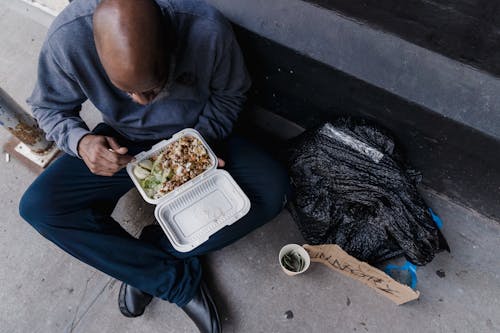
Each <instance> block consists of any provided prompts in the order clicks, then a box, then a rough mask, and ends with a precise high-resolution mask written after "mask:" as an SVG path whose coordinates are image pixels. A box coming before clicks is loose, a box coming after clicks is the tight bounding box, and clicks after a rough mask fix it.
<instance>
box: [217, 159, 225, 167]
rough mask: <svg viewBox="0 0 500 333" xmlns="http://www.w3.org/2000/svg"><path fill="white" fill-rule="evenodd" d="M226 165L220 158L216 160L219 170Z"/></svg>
mask: <svg viewBox="0 0 500 333" xmlns="http://www.w3.org/2000/svg"><path fill="white" fill-rule="evenodd" d="M225 165H226V162H225V161H224V160H223V159H222V158H218V159H217V166H218V167H219V168H223V167H224V166H225Z"/></svg>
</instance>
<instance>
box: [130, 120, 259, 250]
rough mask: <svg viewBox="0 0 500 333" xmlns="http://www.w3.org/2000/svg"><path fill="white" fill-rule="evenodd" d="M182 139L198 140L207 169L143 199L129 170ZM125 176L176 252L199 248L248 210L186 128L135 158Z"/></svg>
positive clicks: (242, 195) (231, 182)
mask: <svg viewBox="0 0 500 333" xmlns="http://www.w3.org/2000/svg"><path fill="white" fill-rule="evenodd" d="M184 136H192V137H195V138H197V139H199V140H200V141H201V142H202V143H203V145H204V146H205V149H206V150H207V153H208V154H209V156H210V159H211V165H210V168H209V169H207V170H206V171H204V172H202V173H201V174H199V175H198V176H196V177H194V178H193V179H191V180H189V181H187V182H186V183H184V184H182V185H181V186H179V187H177V188H176V189H174V190H173V191H171V192H169V193H167V194H165V195H164V196H163V197H161V198H159V199H152V198H150V197H148V196H147V194H146V193H145V191H144V189H143V188H142V187H141V185H140V184H139V181H138V180H137V178H136V177H135V175H134V173H133V170H134V168H135V167H136V166H137V164H138V163H139V162H141V161H143V160H145V159H148V158H150V157H151V156H153V155H156V154H158V153H160V152H161V151H162V150H163V149H164V148H165V147H167V146H168V145H169V144H170V143H172V142H174V141H176V140H178V139H180V138H181V137H184ZM127 173H128V175H129V176H130V178H131V179H132V181H133V182H134V184H135V186H136V187H137V189H138V190H139V193H140V194H141V196H142V197H143V198H144V200H146V201H147V202H149V203H151V204H154V205H156V208H155V217H156V220H157V221H158V223H159V224H160V226H161V228H162V229H163V231H164V232H165V234H166V235H167V237H168V239H169V240H170V242H171V243H172V246H173V247H174V248H175V249H176V250H177V251H179V252H189V251H191V250H193V249H194V248H196V247H197V246H199V245H201V244H203V243H204V242H205V241H207V240H208V238H209V237H210V236H211V235H213V234H215V233H216V232H217V231H219V230H220V229H222V228H224V227H225V226H228V225H231V224H233V223H234V222H236V221H238V220H239V219H240V218H242V217H243V216H245V215H246V214H247V213H248V211H249V210H250V200H249V199H248V197H247V196H246V195H245V193H244V192H243V191H242V190H241V188H240V187H239V186H238V184H237V183H236V182H235V181H234V179H233V177H231V175H230V174H229V173H228V172H227V171H225V170H221V169H217V157H216V156H215V154H214V152H213V151H212V149H211V148H210V147H209V146H208V144H207V142H206V141H205V139H203V137H202V136H201V135H200V133H198V131H196V130H194V129H191V128H187V129H184V130H182V131H180V132H178V133H176V134H174V135H173V136H172V138H171V139H169V140H163V141H160V142H159V143H157V144H156V145H154V146H153V147H152V148H151V149H150V150H148V151H145V152H141V153H139V154H137V155H136V156H135V161H134V162H133V163H129V164H128V165H127Z"/></svg>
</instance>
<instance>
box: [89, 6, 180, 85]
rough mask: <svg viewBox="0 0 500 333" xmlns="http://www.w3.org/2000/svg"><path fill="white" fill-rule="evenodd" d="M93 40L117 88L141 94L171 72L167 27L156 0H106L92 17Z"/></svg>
mask: <svg viewBox="0 0 500 333" xmlns="http://www.w3.org/2000/svg"><path fill="white" fill-rule="evenodd" d="M93 30H94V40H95V44H96V48H97V53H98V54H99V59H100V60H101V63H102V65H103V66H104V69H105V70H106V73H107V74H108V76H109V78H110V79H111V81H112V82H113V84H114V85H115V86H117V87H118V88H119V89H122V90H124V91H127V92H142V91H147V90H150V89H153V88H154V87H155V86H157V85H158V84H160V83H161V82H162V80H164V77H165V76H166V75H167V72H168V59H167V54H168V52H169V48H171V47H173V45H166V44H167V40H168V38H167V33H168V32H167V27H166V24H165V21H164V18H163V15H162V13H161V10H160V8H159V7H158V5H157V4H156V3H155V2H154V1H153V0H133V1H130V0H103V1H102V2H101V3H100V4H99V5H98V7H97V8H96V10H95V12H94V16H93Z"/></svg>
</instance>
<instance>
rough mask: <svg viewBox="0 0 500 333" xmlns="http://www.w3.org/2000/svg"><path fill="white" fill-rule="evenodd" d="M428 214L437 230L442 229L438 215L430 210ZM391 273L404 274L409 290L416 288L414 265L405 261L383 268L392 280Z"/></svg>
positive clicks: (416, 280)
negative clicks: (398, 272) (401, 263)
mask: <svg viewBox="0 0 500 333" xmlns="http://www.w3.org/2000/svg"><path fill="white" fill-rule="evenodd" d="M429 213H431V216H432V219H433V220H434V223H436V226H437V227H438V229H440V230H441V228H443V220H441V218H440V217H439V216H438V215H436V214H435V213H434V211H433V210H432V209H431V208H429ZM393 271H400V272H404V274H405V275H406V276H407V278H408V279H407V280H408V283H407V284H408V285H409V286H410V287H411V289H413V290H415V289H416V288H417V283H418V277H417V266H415V265H414V264H412V263H411V262H409V261H408V260H407V261H405V263H404V264H403V265H394V264H388V265H387V266H385V268H384V272H385V273H386V274H387V275H389V276H391V277H393V278H394V273H393ZM391 273H392V274H391Z"/></svg>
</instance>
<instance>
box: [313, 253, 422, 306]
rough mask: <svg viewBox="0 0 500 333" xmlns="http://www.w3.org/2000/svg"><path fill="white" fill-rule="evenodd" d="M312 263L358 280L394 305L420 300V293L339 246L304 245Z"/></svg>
mask: <svg viewBox="0 0 500 333" xmlns="http://www.w3.org/2000/svg"><path fill="white" fill-rule="evenodd" d="M304 249H305V250H306V251H307V252H308V253H309V255H310V257H311V261H312V262H320V263H322V264H324V265H326V266H328V267H329V268H331V269H333V270H335V271H337V272H340V273H342V274H344V275H346V276H348V277H350V278H352V279H355V280H358V281H360V282H361V283H363V284H365V285H367V286H368V287H370V288H372V289H375V291H376V292H377V293H379V294H381V295H383V296H385V297H387V298H389V299H390V300H391V301H393V302H394V303H396V304H398V305H401V304H404V303H407V302H410V301H413V300H416V299H418V297H419V295H420V293H419V292H418V291H414V290H413V289H411V288H410V287H408V286H407V285H404V284H401V283H399V282H397V281H396V280H394V279H393V278H391V277H390V276H389V275H387V274H385V273H384V272H382V271H381V270H379V269H377V268H375V267H373V266H370V265H369V264H367V263H366V262H362V261H359V260H358V259H356V258H354V257H353V256H350V255H349V254H347V252H345V251H344V250H342V249H341V248H340V246H338V245H315V246H313V245H304Z"/></svg>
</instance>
